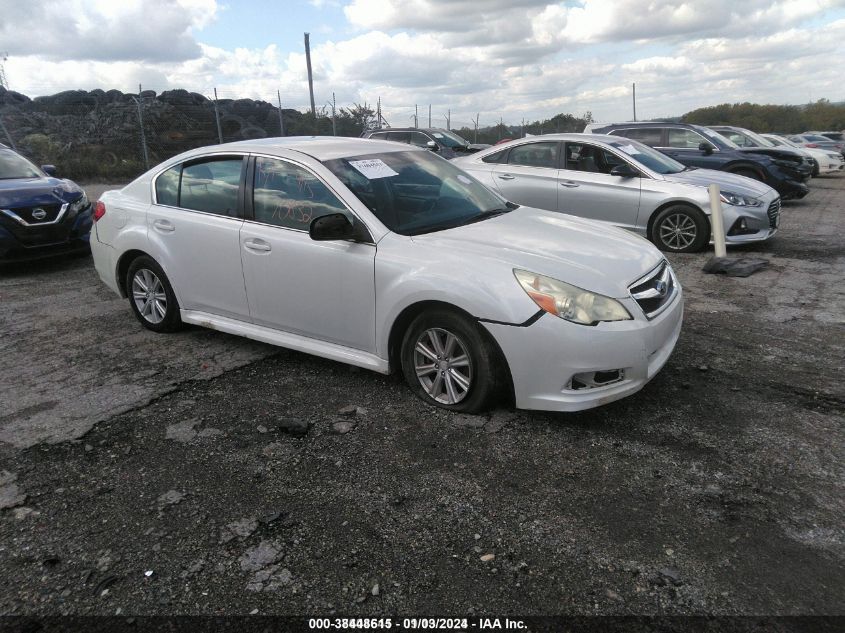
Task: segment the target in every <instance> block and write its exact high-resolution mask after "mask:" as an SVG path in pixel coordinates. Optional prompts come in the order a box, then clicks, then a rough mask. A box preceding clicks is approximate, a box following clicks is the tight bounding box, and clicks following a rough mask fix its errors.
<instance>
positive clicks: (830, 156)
mask: <svg viewBox="0 0 845 633" xmlns="http://www.w3.org/2000/svg"><path fill="white" fill-rule="evenodd" d="M841 156H842V154H828V155H827V157H828V158H832V159H834V160H839V158H840V157H841Z"/></svg>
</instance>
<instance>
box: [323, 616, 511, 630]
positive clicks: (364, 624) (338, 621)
mask: <svg viewBox="0 0 845 633" xmlns="http://www.w3.org/2000/svg"><path fill="white" fill-rule="evenodd" d="M308 628H309V629H312V630H320V629H326V630H328V629H346V630H360V629H364V630H366V629H393V628H396V629H406V630H429V631H431V630H434V631H439V630H455V631H467V630H472V629H477V630H491V631H495V630H520V629H525V628H526V626H525V623H524V622H523V621H522V620H516V619H515V620H511V619H509V618H478V619H469V618H401V619H400V618H310V619H309V620H308Z"/></svg>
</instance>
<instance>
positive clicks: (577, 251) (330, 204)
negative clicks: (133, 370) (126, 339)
mask: <svg viewBox="0 0 845 633" xmlns="http://www.w3.org/2000/svg"><path fill="white" fill-rule="evenodd" d="M94 215H95V218H96V224H95V229H94V231H93V233H92V238H91V250H92V252H93V256H94V264H95V266H96V269H97V272H98V273H99V275H100V277H101V279H102V280H103V281H104V282H105V284H106V285H107V286H108V287H109V288H111V289H112V290H113V291H114V292H116V293H118V294H119V295H121V296H123V297H127V298H128V301H129V305H130V306H131V309H132V311H133V312H134V314H135V316H136V317H137V319H138V320H139V321H140V322H141V324H142V325H143V326H144V327H146V328H148V329H150V330H153V331H156V332H169V331H172V330H175V329H176V328H178V327H179V325H180V324H181V323H192V324H195V325H201V326H204V327H209V328H212V329H216V330H221V331H223V332H228V333H231V334H237V335H240V336H246V337H249V338H252V339H256V340H259V341H264V342H266V343H272V344H275V345H280V346H283V347H287V348H290V349H295V350H299V351H303V352H308V353H311V354H315V355H317V356H322V357H325V358H330V359H333V360H337V361H340V362H344V363H349V364H352V365H357V366H359V367H364V368H367V369H372V370H375V371H378V372H382V373H388V372H390V371H391V370H398V371H401V372H402V373H403V374H404V376H405V378H406V380H407V382H408V384H409V385H410V387H411V389H412V390H413V391H414V392H415V393H416V394H417V395H419V396H420V397H421V398H422V399H423V400H425V401H426V402H429V403H431V404H433V405H437V406H441V407H445V408H448V409H452V410H458V411H468V412H473V411H481V410H483V409H484V408H486V407H488V406H489V405H490V404H491V403H492V402H493V401H494V400H495V399H497V398H498V397H502V396H509V395H510V394H512V395H513V398H514V400H515V403H516V406H517V407H520V408H525V409H546V410H553V411H577V410H581V409H587V408H590V407H595V406H598V405H601V404H606V403H608V402H612V401H614V400H617V399H619V398H622V397H624V396H627V395H629V394H632V393H634V392H636V391H638V390H639V389H641V388H642V387H643V385H645V384H646V382H648V381H649V380H650V379H651V378H652V377H654V375H655V374H656V373H657V372H658V371H659V370H660V368H661V367H662V366H663V365H664V363H665V362H666V360H667V359H668V358H669V355H670V354H671V352H672V349H673V348H674V346H675V342H676V341H677V340H678V335H679V333H680V329H681V321H682V314H683V298H682V294H681V288H680V285H679V284H678V281H677V279H676V278H675V275H674V273H673V272H672V269H671V267H670V266H669V264H668V262H667V261H666V260H665V259H664V258H663V256H662V255H661V253H660V251H658V250H657V249H656V248H654V246H652V245H651V244H649V243H648V242H646V241H645V240H643V239H641V238H639V237H637V236H635V235H632V234H631V233H629V232H627V231H621V230H618V229H613V228H608V227H606V226H602V225H598V224H596V223H593V222H589V221H585V220H580V219H577V218H573V217H569V216H565V215H561V214H558V213H553V212H548V211H540V210H536V209H530V208H525V207H517V205H514V204H511V203H508V202H507V201H506V200H505V199H504V198H502V197H500V196H498V195H496V194H495V193H493V192H492V191H490V190H489V189H488V188H486V187H484V186H482V185H481V184H480V183H479V182H478V181H477V180H475V179H474V178H472V177H470V176H468V175H467V174H465V173H464V172H463V171H461V170H460V169H459V168H458V167H456V166H455V165H453V164H452V163H450V162H447V161H445V160H443V159H442V158H440V157H438V156H435V155H433V154H432V153H431V152H428V151H426V150H422V149H417V148H413V147H410V146H408V145H404V144H399V143H392V142H387V141H373V140H364V139H344V138H319V137H316V138H314V137H310V138H284V139H263V140H255V141H243V142H239V143H231V144H227V145H219V146H215V147H206V148H200V149H195V150H191V151H189V152H186V153H184V154H181V155H179V156H176V157H175V158H172V159H170V160H168V161H166V162H164V163H162V164H161V165H159V166H157V167H155V168H153V169H152V170H150V171H148V172H147V173H145V174H144V175H142V176H141V177H139V178H138V179H137V180H135V181H134V182H132V183H130V184H129V185H127V186H126V187H124V188H123V189H121V190H119V191H109V192H107V193H105V194H104V195H103V196H102V198H101V199H100V201H99V202H98V203H97V206H96V209H95V214H94ZM163 344H166V343H163Z"/></svg>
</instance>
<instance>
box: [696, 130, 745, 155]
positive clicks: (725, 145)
mask: <svg viewBox="0 0 845 633" xmlns="http://www.w3.org/2000/svg"><path fill="white" fill-rule="evenodd" d="M693 127H695V129H696V130H698V131H699V132H701V133H702V134H704V135H705V136H707V137H709V138H710V141H711V142H712V143H713V145H715V146H716V147H718V148H719V149H739V145H737V144H736V143H734V142H733V141H732V140H731V139H729V138H725V137H724V136H722V135H721V134H719V133H718V132H717V131H715V130H711V129H710V128H709V127H703V126H701V125H696V126H693Z"/></svg>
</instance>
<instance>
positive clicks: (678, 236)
mask: <svg viewBox="0 0 845 633" xmlns="http://www.w3.org/2000/svg"><path fill="white" fill-rule="evenodd" d="M658 231H659V235H660V241H662V242H663V243H664V244H666V246H668V247H670V248H672V249H674V250H682V249H685V248H689V247H690V246H691V245H692V244H693V242H695V238H696V237H697V236H698V228H697V227H696V225H695V222H694V221H693V219H692V218H691V217H690V216H689V215H687V214H686V213H673V214H672V215H667V216H666V218H665V219H664V220H663V222H661V223H660V227H659V228H658Z"/></svg>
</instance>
